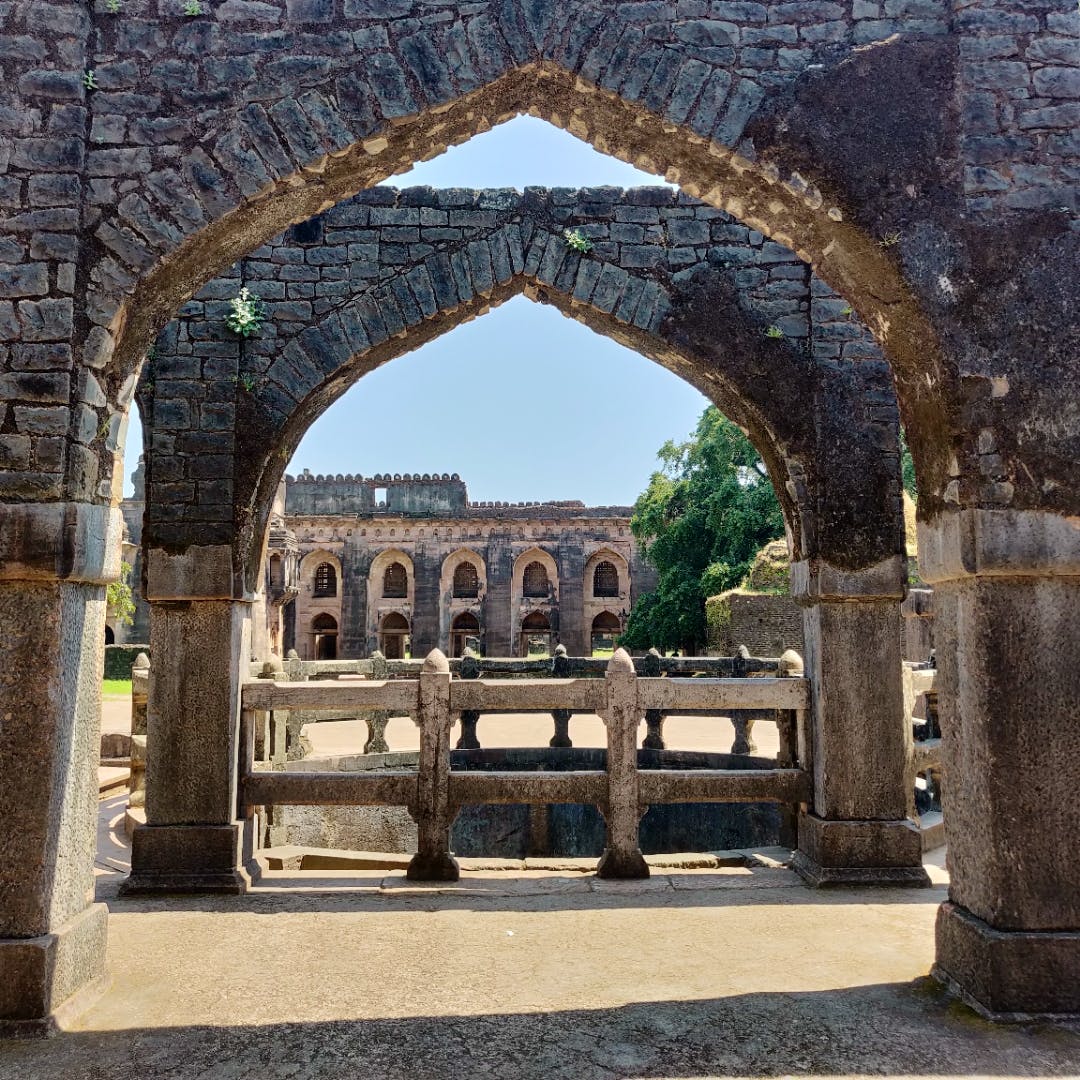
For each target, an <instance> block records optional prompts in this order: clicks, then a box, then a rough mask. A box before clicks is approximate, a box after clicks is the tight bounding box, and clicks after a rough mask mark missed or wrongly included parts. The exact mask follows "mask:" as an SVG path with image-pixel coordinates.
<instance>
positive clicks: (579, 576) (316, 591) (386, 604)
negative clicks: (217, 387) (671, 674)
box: [253, 471, 655, 660]
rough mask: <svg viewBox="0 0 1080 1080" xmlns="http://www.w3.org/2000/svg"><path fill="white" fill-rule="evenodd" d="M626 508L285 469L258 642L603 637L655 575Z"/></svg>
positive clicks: (479, 644)
mask: <svg viewBox="0 0 1080 1080" xmlns="http://www.w3.org/2000/svg"><path fill="white" fill-rule="evenodd" d="M630 514H631V508H630V507H628V506H600V507H588V506H585V505H584V504H583V503H581V502H577V501H565V502H547V503H539V502H537V503H503V502H479V503H474V502H470V501H469V497H468V491H467V490H466V487H465V482H464V481H463V480H461V478H460V477H459V476H458V475H457V474H456V473H454V474H453V475H449V474H446V473H443V474H442V475H438V474H435V475H428V474H426V473H425V474H424V475H422V476H421V475H419V474H414V475H411V476H410V475H405V476H399V475H394V476H389V475H377V476H374V477H360V476H341V475H338V476H333V477H331V476H327V477H323V476H313V475H312V474H311V473H309V472H307V471H305V472H304V473H302V474H301V475H300V476H298V477H295V478H294V477H287V478H286V480H285V482H284V484H283V485H282V487H281V489H280V490H279V494H278V498H277V500H276V501H275V505H274V509H273V511H272V513H271V518H270V528H269V533H268V544H267V557H266V566H265V576H264V583H265V585H264V596H265V600H264V603H265V606H266V616H267V617H266V619H265V620H256V627H257V629H256V631H255V634H256V637H257V636H258V634H259V633H260V632H261V631H262V629H263V627H264V626H265V633H266V635H267V638H266V640H264V641H259V640H256V641H254V642H253V652H255V653H256V654H258V655H266V654H268V653H270V652H273V653H277V654H279V655H283V654H284V653H286V652H287V651H288V650H289V649H296V651H297V653H298V654H299V656H300V657H301V659H310V660H314V659H333V658H335V657H340V658H352V657H364V656H368V655H370V654H371V653H372V652H374V651H375V650H376V649H378V650H379V651H381V652H382V653H383V654H384V655H385V656H386V657H387V658H389V659H397V658H401V657H403V656H404V655H405V654H406V652H410V653H411V654H412V655H413V656H423V655H425V654H426V653H428V652H429V651H430V650H431V649H434V648H436V647H437V648H440V649H442V650H444V651H445V652H446V653H447V654H448V655H451V656H460V655H461V654H462V652H463V651H464V649H465V648H466V647H471V648H472V649H474V650H475V651H478V652H481V653H483V654H485V655H489V656H524V655H527V654H528V653H529V652H530V651H533V652H536V651H543V650H546V649H553V648H554V647H555V645H557V644H563V645H565V646H566V648H567V650H568V651H569V652H570V653H571V655H588V654H589V653H591V652H592V649H593V646H594V644H597V645H608V646H610V644H611V641H612V639H613V637H614V636H617V635H618V634H619V633H620V632H621V631H622V630H623V629H624V628H625V625H626V618H627V616H628V615H629V612H630V608H631V605H632V604H633V603H634V601H635V600H636V599H637V597H638V595H639V594H640V593H641V592H645V591H648V590H649V589H651V588H653V587H654V585H655V572H654V571H653V570H651V569H650V568H649V567H647V566H646V565H645V563H644V562H643V560H642V558H641V554H640V551H639V549H638V546H637V544H636V543H635V541H634V538H633V535H632V534H631V532H630Z"/></svg>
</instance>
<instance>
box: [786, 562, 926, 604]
mask: <svg viewBox="0 0 1080 1080" xmlns="http://www.w3.org/2000/svg"><path fill="white" fill-rule="evenodd" d="M906 582H907V560H906V559H905V558H904V556H902V555H894V556H892V557H891V558H888V559H883V560H882V561H881V562H879V563H875V564H874V565H873V566H867V567H864V568H863V569H861V570H844V569H843V568H842V567H838V566H833V565H832V564H831V563H827V562H823V561H821V560H820V559H803V560H801V561H799V562H793V563H792V564H791V595H792V597H793V598H794V599H795V600H797V601H798V602H799V603H800V604H802V605H804V606H807V605H810V604H819V603H857V602H859V601H869V600H895V601H896V602H897V603H899V602H900V601H901V600H903V599H904V595H905V593H906V589H907V586H906Z"/></svg>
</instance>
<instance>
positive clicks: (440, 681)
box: [238, 649, 812, 880]
mask: <svg viewBox="0 0 1080 1080" xmlns="http://www.w3.org/2000/svg"><path fill="white" fill-rule="evenodd" d="M643 659H644V658H643ZM725 659H730V658H725ZM601 663H603V662H601ZM809 701H810V693H809V685H808V683H807V681H806V680H805V679H804V678H802V677H801V668H800V669H799V673H798V674H795V675H789V676H779V677H778V676H775V675H772V676H764V677H761V678H755V679H746V678H728V677H719V678H685V677H678V676H676V677H670V676H667V677H662V676H641V675H639V674H638V673H637V671H636V670H635V664H634V662H633V661H632V660H631V658H630V657H629V656H628V655H627V654H626V653H625V652H624V651H623V650H621V649H620V650H618V651H617V652H616V653H615V655H614V656H613V657H612V659H611V660H610V661H609V662H607V663H606V665H605V669H604V677H603V678H602V679H597V678H588V677H569V678H557V677H549V678H544V679H488V678H483V677H477V678H459V679H453V678H452V675H451V666H450V663H449V662H448V661H447V659H446V657H445V656H443V654H442V653H441V652H439V651H438V650H435V651H434V652H432V653H431V654H430V655H429V656H428V657H427V659H426V660H424V661H423V662H422V664H421V665H420V670H419V671H418V672H417V673H416V676H415V677H410V678H405V677H402V678H397V679H392V678H386V679H378V680H373V679H368V680H346V679H338V680H316V681H307V682H285V681H278V680H276V679H273V678H265V677H264V678H260V679H257V680H254V681H251V682H248V683H246V684H245V685H244V687H243V693H242V711H241V740H240V755H241V756H240V768H239V787H238V792H239V796H238V797H239V813H240V816H241V817H248V816H251V815H252V814H253V813H254V812H255V811H256V809H257V808H259V807H266V806H280V805H306V806H350V805H353V806H404V807H407V808H408V810H409V813H410V814H411V815H412V817H413V818H414V819H415V820H416V823H417V830H418V844H417V854H416V855H415V856H414V857H413V859H412V862H411V863H410V866H409V872H408V873H409V877H410V878H413V879H416V880H455V879H456V878H457V876H458V868H457V864H456V862H455V861H454V859H453V856H452V855H451V852H450V828H451V825H452V824H453V821H454V818H455V817H456V815H457V812H458V810H459V808H460V807H461V806H464V805H468V804H493V803H503V804H523V803H524V804H529V805H550V804H553V803H577V804H590V805H593V806H596V807H597V808H598V809H600V811H601V813H602V814H603V816H604V820H605V825H606V830H607V841H606V848H605V852H604V855H603V857H602V858H601V860H600V863H599V865H598V867H597V872H598V874H600V875H601V876H605V877H646V876H648V867H647V866H646V863H645V860H644V858H643V856H642V854H641V851H640V849H639V845H638V822H639V820H640V818H641V816H642V814H643V813H644V811H645V809H646V808H648V807H649V806H652V805H656V804H666V803H703V802H718V803H738V802H743V803H759V802H774V803H780V804H783V805H786V806H789V807H791V806H794V805H797V804H799V803H805V802H807V801H808V800H809V799H810V798H811V784H812V780H811V772H810V770H809V766H808V756H809V755H808V738H807V733H806V726H805V720H804V718H805V712H806V709H807V708H808V707H809ZM283 710H287V711H293V710H304V711H318V710H349V711H351V712H353V713H356V714H361V713H366V712H376V713H379V712H381V713H388V714H391V715H406V714H407V715H410V716H412V718H413V720H414V722H415V723H416V725H417V726H418V727H419V729H420V754H419V767H418V769H417V770H416V771H413V770H386V771H380V772H373V773H340V772H283V771H267V770H265V769H260V768H259V767H258V762H259V761H260V760H265V761H272V760H280V758H279V756H278V755H279V754H280V748H281V741H282V739H283V734H282V732H283V725H282V724H281V723H279V722H276V721H275V716H276V715H278V714H280V713H281V712H282V711H283ZM557 710H558V711H569V712H571V713H573V712H583V713H597V714H598V715H599V716H600V717H601V718H602V719H603V721H604V724H605V727H606V729H607V755H606V768H605V769H604V770H603V771H572V772H555V771H537V772H532V771H530V772H498V771H491V772H479V771H477V772H468V771H465V772H457V771H454V772H452V771H451V768H450V729H451V726H452V724H453V721H454V718H455V717H457V716H464V715H465V714H468V713H477V714H479V713H484V712H488V713H508V712H552V713H554V712H555V711H557ZM729 710H753V711H767V712H768V713H769V714H770V715H773V716H775V717H776V719H777V724H778V729H779V736H780V749H779V753H778V755H777V759H776V765H775V767H774V768H766V769H745V770H743V769H644V770H641V771H639V769H638V749H637V732H638V726H639V724H640V721H641V719H642V718H643V717H644V716H646V715H647V714H648V713H649V712H650V711H655V712H660V713H684V712H691V713H699V712H700V713H708V714H712V715H716V714H718V713H720V714H724V715H726V714H727V713H728V711H729Z"/></svg>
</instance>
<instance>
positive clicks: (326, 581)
mask: <svg viewBox="0 0 1080 1080" xmlns="http://www.w3.org/2000/svg"><path fill="white" fill-rule="evenodd" d="M315 595H316V596H337V570H336V569H335V568H334V564H333V563H328V562H324V563H319V565H318V566H317V567H316V568H315Z"/></svg>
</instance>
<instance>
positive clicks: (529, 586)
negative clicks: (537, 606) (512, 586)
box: [521, 562, 550, 596]
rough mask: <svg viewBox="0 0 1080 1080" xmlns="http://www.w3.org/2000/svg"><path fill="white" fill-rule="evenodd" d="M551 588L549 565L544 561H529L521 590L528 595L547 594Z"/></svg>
mask: <svg viewBox="0 0 1080 1080" xmlns="http://www.w3.org/2000/svg"><path fill="white" fill-rule="evenodd" d="M549 589H550V586H549V585H548V572H547V567H545V566H544V564H543V563H542V562H531V563H529V565H528V566H526V567H525V574H524V575H523V577H522V582H521V591H522V592H523V593H524V594H525V595H526V596H547V594H548V592H549Z"/></svg>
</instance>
